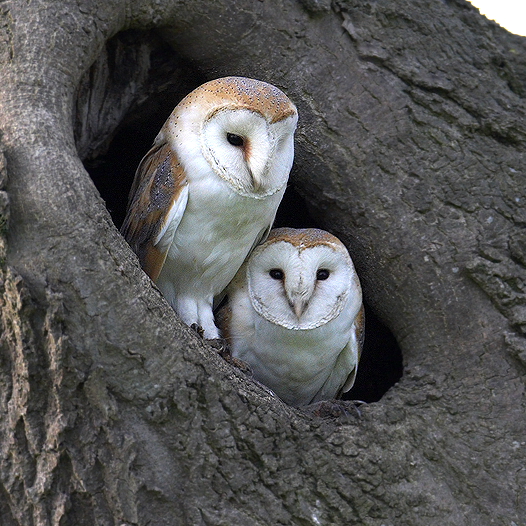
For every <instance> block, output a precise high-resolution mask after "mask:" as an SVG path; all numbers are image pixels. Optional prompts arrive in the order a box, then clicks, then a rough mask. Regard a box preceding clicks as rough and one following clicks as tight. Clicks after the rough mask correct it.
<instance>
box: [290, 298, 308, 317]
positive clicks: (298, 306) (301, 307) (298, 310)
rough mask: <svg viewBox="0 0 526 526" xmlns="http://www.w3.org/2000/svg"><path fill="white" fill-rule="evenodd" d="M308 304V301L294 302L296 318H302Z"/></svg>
mask: <svg viewBox="0 0 526 526" xmlns="http://www.w3.org/2000/svg"><path fill="white" fill-rule="evenodd" d="M308 304H309V302H308V301H296V303H294V305H293V309H294V314H295V315H296V318H298V320H299V319H300V318H301V315H302V314H303V313H304V312H305V309H306V308H307V305H308Z"/></svg>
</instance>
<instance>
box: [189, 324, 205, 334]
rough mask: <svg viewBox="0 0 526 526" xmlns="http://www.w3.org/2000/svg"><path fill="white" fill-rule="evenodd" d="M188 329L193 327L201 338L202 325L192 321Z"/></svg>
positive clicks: (202, 332) (203, 331)
mask: <svg viewBox="0 0 526 526" xmlns="http://www.w3.org/2000/svg"><path fill="white" fill-rule="evenodd" d="M190 329H193V330H194V331H195V332H197V334H199V336H201V338H203V336H204V334H205V330H204V329H203V327H201V325H197V323H192V325H190Z"/></svg>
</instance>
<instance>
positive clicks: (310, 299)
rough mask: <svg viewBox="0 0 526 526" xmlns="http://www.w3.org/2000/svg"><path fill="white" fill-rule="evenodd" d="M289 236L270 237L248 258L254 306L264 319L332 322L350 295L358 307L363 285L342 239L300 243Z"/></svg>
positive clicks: (294, 323)
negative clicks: (361, 285) (336, 241)
mask: <svg viewBox="0 0 526 526" xmlns="http://www.w3.org/2000/svg"><path fill="white" fill-rule="evenodd" d="M283 230H284V231H285V232H286V230H287V229H283ZM290 230H292V229H290ZM300 232H301V231H300ZM327 235H329V234H327ZM286 237H287V236H286V234H285V235H279V236H275V237H273V238H270V239H269V240H268V241H267V242H266V243H264V244H263V245H261V246H259V247H257V248H256V250H255V251H254V253H253V254H252V256H251V258H250V260H249V263H248V269H247V279H248V288H249V294H250V299H251V302H252V305H253V307H254V310H255V311H256V312H257V313H258V314H259V315H261V316H262V317H263V318H265V319H266V320H268V321H270V322H272V323H274V324H276V325H280V326H283V327H285V328H288V329H294V330H300V329H301V330H303V329H305V330H306V329H313V328H316V327H320V326H322V325H324V324H326V323H328V322H329V321H331V320H333V319H334V318H336V317H337V316H338V315H339V314H340V313H341V311H342V309H343V308H344V305H345V304H346V302H347V301H348V300H349V298H351V299H352V301H355V303H356V306H355V308H354V309H353V310H355V311H356V312H358V309H359V308H360V306H361V289H360V285H359V282H358V279H357V277H356V274H355V271H354V267H353V264H352V261H351V258H350V257H349V254H348V252H347V250H346V249H345V247H344V246H343V245H342V244H341V243H340V242H339V241H338V243H333V242H332V240H329V241H327V240H326V241H323V240H319V242H317V243H312V242H307V243H302V240H301V239H299V240H298V239H296V238H292V239H291V241H292V242H291V241H289V240H287V239H286ZM331 237H332V236H331Z"/></svg>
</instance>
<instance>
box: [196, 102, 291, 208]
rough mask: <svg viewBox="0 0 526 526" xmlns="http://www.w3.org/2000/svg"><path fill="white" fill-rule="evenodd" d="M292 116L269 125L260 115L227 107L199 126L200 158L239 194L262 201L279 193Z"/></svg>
mask: <svg viewBox="0 0 526 526" xmlns="http://www.w3.org/2000/svg"><path fill="white" fill-rule="evenodd" d="M296 120H297V118H296V115H290V116H288V117H286V118H284V119H282V120H280V121H277V122H269V120H268V119H267V118H265V117H264V116H263V115H262V114H261V113H260V112H258V111H254V110H250V109H247V108H237V107H232V106H227V107H225V108H221V109H219V110H217V111H214V112H213V113H212V114H211V115H210V116H209V118H207V120H205V122H204V123H203V127H202V130H201V145H202V151H203V155H204V156H205V158H206V160H207V161H208V163H209V165H210V166H211V167H212V169H213V170H214V172H215V173H216V174H217V175H218V176H219V177H221V178H222V179H223V180H225V181H226V182H227V183H228V184H229V185H230V186H231V187H232V189H233V190H234V191H235V192H236V193H239V194H241V195H245V196H251V197H259V198H263V197H266V196H269V195H272V194H275V193H276V192H278V191H279V190H281V189H282V188H283V187H284V185H285V184H286V182H287V179H288V174H289V172H290V169H291V167H292V161H293V158H294V130H295V128H296Z"/></svg>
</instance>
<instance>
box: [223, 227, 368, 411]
mask: <svg viewBox="0 0 526 526" xmlns="http://www.w3.org/2000/svg"><path fill="white" fill-rule="evenodd" d="M227 296H228V302H227V304H226V306H225V307H223V310H222V311H221V312H220V313H219V316H218V318H219V319H220V323H221V324H222V325H223V326H224V329H223V331H224V336H225V338H226V339H227V341H228V342H229V345H230V348H231V352H232V356H234V358H238V359H240V360H242V361H244V362H247V363H248V364H249V365H250V367H251V368H252V371H253V373H254V377H255V379H256V380H258V381H260V382H261V383H263V384H265V385H266V386H268V387H270V389H272V390H273V391H274V392H275V393H276V394H277V395H278V396H279V397H280V398H281V399H282V400H284V401H285V402H287V403H288V404H290V405H294V406H299V405H306V404H310V403H313V402H317V401H320V400H327V399H331V398H335V397H337V396H339V395H340V394H341V393H344V392H346V391H348V390H349V389H350V388H351V387H352V385H353V383H354V380H355V377H356V371H357V368H358V360H359V359H360V355H361V350H362V345H363V334H364V311H363V306H362V291H361V287H360V281H359V279H358V276H357V275H356V272H355V270H354V266H353V263H352V261H351V257H350V256H349V253H348V252H347V249H346V248H345V246H344V245H343V243H342V242H341V241H340V240H339V239H338V238H336V237H334V236H333V235H331V234H329V233H328V232H325V231H323V230H317V229H312V228H309V229H299V230H295V229H293V228H277V229H274V230H272V231H271V233H270V236H269V238H268V239H267V241H266V242H265V243H263V244H262V245H260V246H258V247H256V248H255V249H254V251H253V252H252V254H251V255H250V257H249V258H248V260H247V261H246V263H245V264H244V265H243V266H242V267H241V269H240V270H239V272H238V274H237V275H236V277H235V278H234V280H233V281H232V283H231V284H230V285H229V287H228V288H227Z"/></svg>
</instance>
